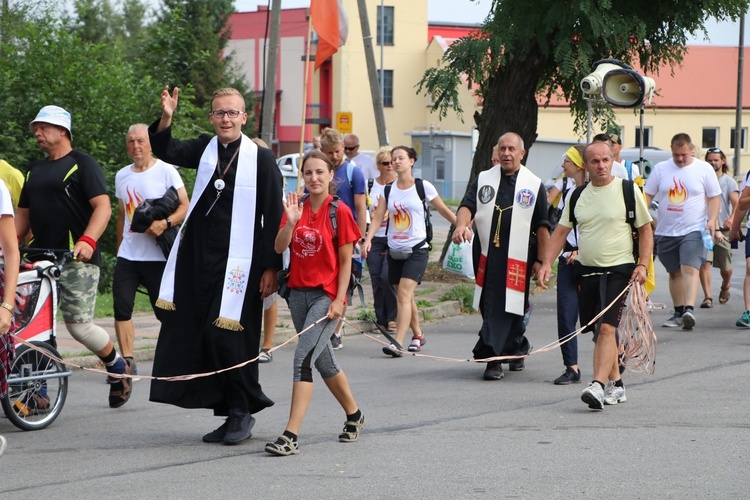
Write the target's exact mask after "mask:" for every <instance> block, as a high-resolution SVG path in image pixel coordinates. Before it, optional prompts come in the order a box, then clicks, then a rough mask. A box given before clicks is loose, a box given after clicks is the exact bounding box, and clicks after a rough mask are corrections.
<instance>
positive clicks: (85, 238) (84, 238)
mask: <svg viewBox="0 0 750 500" xmlns="http://www.w3.org/2000/svg"><path fill="white" fill-rule="evenodd" d="M78 241H82V242H84V243H86V244H87V245H88V246H90V247H91V248H93V249H94V251H96V240H95V239H94V238H92V237H91V236H86V235H85V234H84V235H83V236H81V237H80V238H78Z"/></svg>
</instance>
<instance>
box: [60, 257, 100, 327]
mask: <svg viewBox="0 0 750 500" xmlns="http://www.w3.org/2000/svg"><path fill="white" fill-rule="evenodd" d="M57 282H58V284H59V285H60V311H62V316H63V319H64V320H65V322H66V323H90V322H91V321H93V320H94V306H96V291H97V287H98V285H99V267H98V266H95V265H94V264H86V263H85V262H69V263H67V264H65V267H64V268H63V270H62V272H61V273H60V279H58V280H57Z"/></svg>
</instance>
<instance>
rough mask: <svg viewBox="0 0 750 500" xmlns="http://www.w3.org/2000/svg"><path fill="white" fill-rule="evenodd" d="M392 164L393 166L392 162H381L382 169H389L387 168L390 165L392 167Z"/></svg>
mask: <svg viewBox="0 0 750 500" xmlns="http://www.w3.org/2000/svg"><path fill="white" fill-rule="evenodd" d="M390 164H391V162H389V161H381V162H380V165H381V166H382V167H387V166H388V165H390Z"/></svg>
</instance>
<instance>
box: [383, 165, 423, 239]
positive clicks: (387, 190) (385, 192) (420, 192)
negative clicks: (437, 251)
mask: <svg viewBox="0 0 750 500" xmlns="http://www.w3.org/2000/svg"><path fill="white" fill-rule="evenodd" d="M392 185H393V182H391V183H389V184H387V185H386V186H385V189H384V190H383V197H384V198H385V205H386V207H387V206H388V195H389V194H391V186H392ZM414 185H415V186H416V188H417V195H419V199H420V200H422V206H423V207H424V228H425V234H426V237H425V241H426V242H427V244H428V245H429V246H430V250H432V243H430V242H431V241H432V223H431V222H430V205H429V204H428V203H427V195H426V194H425V192H424V182H423V181H422V179H420V178H419V177H415V178H414ZM390 223H391V221H390V219H389V220H388V226H389V227H390ZM385 232H386V234H388V228H386V230H385Z"/></svg>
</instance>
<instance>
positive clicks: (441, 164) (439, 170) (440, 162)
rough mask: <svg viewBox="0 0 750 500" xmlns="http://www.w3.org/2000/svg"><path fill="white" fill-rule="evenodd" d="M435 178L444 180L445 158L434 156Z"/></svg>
mask: <svg viewBox="0 0 750 500" xmlns="http://www.w3.org/2000/svg"><path fill="white" fill-rule="evenodd" d="M435 180H436V181H444V180H445V158H435Z"/></svg>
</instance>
